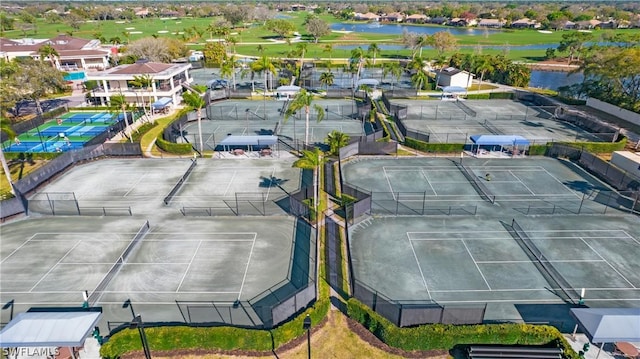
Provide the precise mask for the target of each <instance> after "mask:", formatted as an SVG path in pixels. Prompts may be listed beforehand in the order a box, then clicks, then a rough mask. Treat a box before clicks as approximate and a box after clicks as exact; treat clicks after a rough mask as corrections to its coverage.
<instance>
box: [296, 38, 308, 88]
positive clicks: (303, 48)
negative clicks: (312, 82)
mask: <svg viewBox="0 0 640 359" xmlns="http://www.w3.org/2000/svg"><path fill="white" fill-rule="evenodd" d="M296 50H297V52H298V54H300V76H302V66H303V65H304V54H305V53H306V52H307V43H306V42H299V43H297V44H296ZM298 83H299V84H300V85H302V82H301V81H299V82H298Z"/></svg>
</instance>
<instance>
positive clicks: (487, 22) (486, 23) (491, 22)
mask: <svg viewBox="0 0 640 359" xmlns="http://www.w3.org/2000/svg"><path fill="white" fill-rule="evenodd" d="M505 24H506V22H505V21H504V20H500V19H481V20H480V22H479V23H478V26H479V27H490V28H501V27H503V26H504V25H505Z"/></svg>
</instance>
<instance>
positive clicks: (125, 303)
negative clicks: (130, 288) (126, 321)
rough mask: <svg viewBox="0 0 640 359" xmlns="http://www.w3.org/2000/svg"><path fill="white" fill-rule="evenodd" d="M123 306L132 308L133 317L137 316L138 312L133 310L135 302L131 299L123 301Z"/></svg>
mask: <svg viewBox="0 0 640 359" xmlns="http://www.w3.org/2000/svg"><path fill="white" fill-rule="evenodd" d="M122 308H125V309H126V308H131V317H132V318H135V317H136V312H134V311H133V304H131V299H127V300H125V301H124V303H122Z"/></svg>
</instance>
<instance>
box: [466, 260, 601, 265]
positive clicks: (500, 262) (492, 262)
mask: <svg viewBox="0 0 640 359" xmlns="http://www.w3.org/2000/svg"><path fill="white" fill-rule="evenodd" d="M541 262H545V263H556V262H560V263H565V262H566V263H571V262H577V263H580V262H605V261H604V260H602V259H565V260H560V259H555V260H551V261H548V260H547V261H541ZM476 263H481V264H503V263H537V261H515V260H510V261H477V262H476Z"/></svg>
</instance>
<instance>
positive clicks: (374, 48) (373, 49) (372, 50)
mask: <svg viewBox="0 0 640 359" xmlns="http://www.w3.org/2000/svg"><path fill="white" fill-rule="evenodd" d="M367 53H368V54H369V55H371V56H372V57H373V66H375V65H376V57H377V56H378V55H380V47H379V46H378V44H376V43H375V42H374V43H372V44H371V45H369V48H367Z"/></svg>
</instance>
